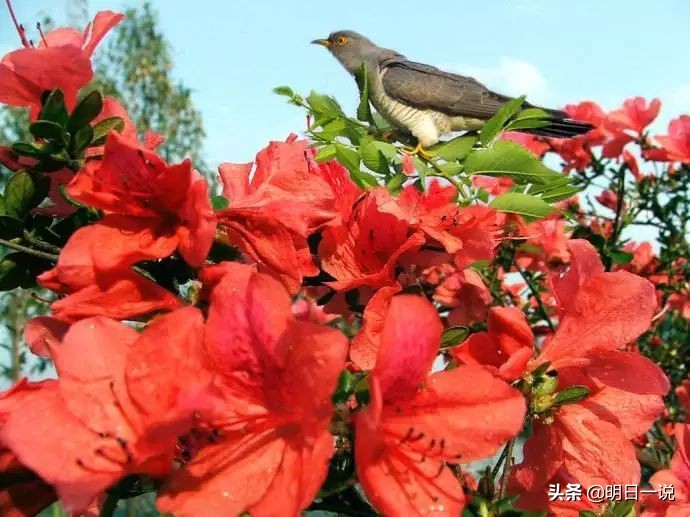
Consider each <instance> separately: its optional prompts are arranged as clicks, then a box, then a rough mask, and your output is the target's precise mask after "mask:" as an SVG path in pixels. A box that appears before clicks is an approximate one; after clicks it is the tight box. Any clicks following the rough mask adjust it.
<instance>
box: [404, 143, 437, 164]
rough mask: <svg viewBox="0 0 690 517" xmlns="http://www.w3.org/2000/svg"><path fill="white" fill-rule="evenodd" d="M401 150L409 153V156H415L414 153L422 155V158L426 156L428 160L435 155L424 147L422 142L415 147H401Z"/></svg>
mask: <svg viewBox="0 0 690 517" xmlns="http://www.w3.org/2000/svg"><path fill="white" fill-rule="evenodd" d="M401 151H402V152H403V153H404V154H407V155H409V156H414V155H418V156H421V157H422V158H425V159H426V160H431V159H432V158H433V155H432V154H431V153H430V152H429V151H427V150H426V149H424V147H422V144H421V143H420V142H417V145H416V146H415V147H413V148H410V147H407V146H405V147H403V148H402V149H401Z"/></svg>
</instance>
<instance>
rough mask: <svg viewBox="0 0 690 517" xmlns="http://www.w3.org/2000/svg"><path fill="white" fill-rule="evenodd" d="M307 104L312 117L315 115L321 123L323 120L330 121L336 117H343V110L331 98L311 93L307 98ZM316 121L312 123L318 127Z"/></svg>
mask: <svg viewBox="0 0 690 517" xmlns="http://www.w3.org/2000/svg"><path fill="white" fill-rule="evenodd" d="M307 104H309V107H310V108H311V109H312V111H313V112H314V115H316V119H317V120H318V121H322V120H323V119H328V120H329V121H330V120H331V119H334V118H336V117H345V114H344V113H343V109H342V108H341V107H340V104H338V101H336V100H335V99H334V98H333V97H329V96H327V95H321V94H320V93H316V92H311V93H310V94H309V97H307ZM317 120H315V121H314V124H315V125H318V124H317Z"/></svg>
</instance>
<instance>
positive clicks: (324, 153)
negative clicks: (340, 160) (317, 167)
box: [314, 144, 335, 162]
mask: <svg viewBox="0 0 690 517" xmlns="http://www.w3.org/2000/svg"><path fill="white" fill-rule="evenodd" d="M333 158H335V145H333V144H328V145H326V146H324V147H322V148H321V149H319V150H318V151H317V152H316V156H314V159H315V160H316V161H317V162H327V161H328V160H332V159H333Z"/></svg>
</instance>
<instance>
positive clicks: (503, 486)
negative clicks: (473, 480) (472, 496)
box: [498, 438, 517, 500]
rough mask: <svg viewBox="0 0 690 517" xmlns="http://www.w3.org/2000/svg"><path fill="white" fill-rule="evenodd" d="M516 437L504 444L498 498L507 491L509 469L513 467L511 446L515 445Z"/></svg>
mask: <svg viewBox="0 0 690 517" xmlns="http://www.w3.org/2000/svg"><path fill="white" fill-rule="evenodd" d="M516 439H517V438H513V439H511V440H509V441H508V443H507V444H506V446H505V462H504V463H503V474H502V475H501V485H500V487H499V489H498V499H499V500H501V499H503V498H504V497H505V496H506V492H507V491H508V481H509V480H510V469H512V468H513V448H514V447H515V441H516Z"/></svg>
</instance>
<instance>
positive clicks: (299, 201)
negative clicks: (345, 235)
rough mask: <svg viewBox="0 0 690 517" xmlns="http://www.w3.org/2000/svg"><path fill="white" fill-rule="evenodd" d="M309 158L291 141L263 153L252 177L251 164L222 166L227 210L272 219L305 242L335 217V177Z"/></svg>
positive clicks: (301, 145)
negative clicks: (303, 238) (333, 181)
mask: <svg viewBox="0 0 690 517" xmlns="http://www.w3.org/2000/svg"><path fill="white" fill-rule="evenodd" d="M309 153H310V151H309V148H308V142H307V141H306V140H295V139H294V138H293V137H291V138H289V139H288V141H287V142H271V143H270V144H269V145H268V147H266V148H265V149H263V150H262V151H260V152H259V154H257V155H256V169H255V170H254V171H253V173H252V164H251V163H245V164H235V163H223V164H221V165H220V167H219V168H218V171H219V173H220V177H221V179H222V181H223V195H224V196H225V197H226V198H227V199H228V201H229V202H230V208H229V209H228V210H229V211H232V210H235V209H246V210H253V211H256V212H258V213H263V214H267V215H268V214H270V215H272V216H273V217H275V218H276V219H278V220H280V221H281V222H282V223H283V225H284V226H285V227H286V228H288V229H289V230H291V231H293V232H294V233H296V234H297V235H300V236H301V237H307V236H308V235H310V234H311V233H313V232H314V231H316V230H317V229H319V228H320V227H322V226H323V225H324V224H326V223H328V222H330V221H331V220H332V219H333V218H334V217H335V215H336V214H335V213H334V201H335V200H334V198H335V195H334V192H333V188H332V187H331V185H330V184H329V176H332V175H333V173H334V172H336V171H334V170H333V169H332V168H331V169H326V170H325V171H324V170H322V169H321V168H320V167H319V165H318V164H316V163H315V162H313V161H312V160H311V159H310V156H309ZM325 173H328V175H327V174H325ZM346 188H347V187H346ZM349 197H350V196H349ZM348 201H350V203H351V202H353V201H354V199H352V198H350V199H348ZM224 213H225V212H224V211H221V212H220V215H219V216H220V217H222V216H223V214H224Z"/></svg>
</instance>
